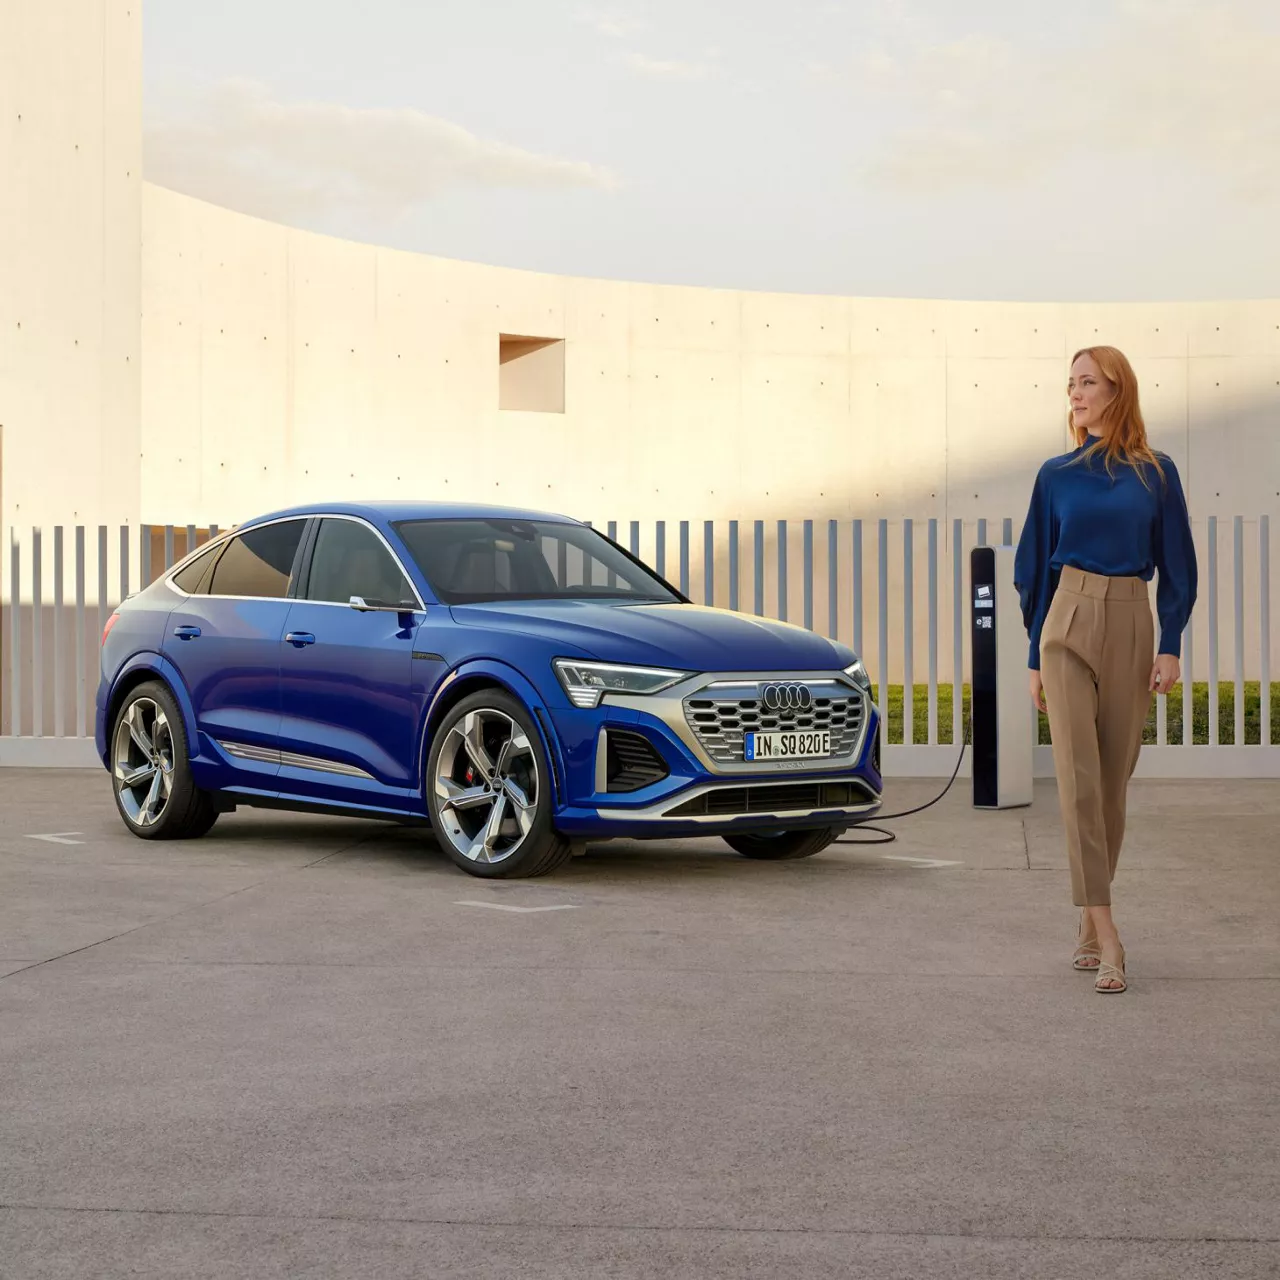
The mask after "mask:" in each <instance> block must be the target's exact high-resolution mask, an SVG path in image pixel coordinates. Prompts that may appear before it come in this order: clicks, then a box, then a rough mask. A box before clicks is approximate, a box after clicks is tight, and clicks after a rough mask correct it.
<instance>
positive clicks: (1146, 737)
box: [873, 680, 1280, 746]
mask: <svg viewBox="0 0 1280 1280" xmlns="http://www.w3.org/2000/svg"><path fill="white" fill-rule="evenodd" d="M912 688H913V690H914V694H913V701H912V716H911V724H912V741H913V742H915V743H922V742H928V741H929V686H928V685H923V684H917V685H913V686H912ZM873 693H874V694H875V695H876V696H877V697H878V696H879V693H878V687H877V688H876V689H873ZM902 694H903V687H902V685H900V684H891V685H890V686H889V708H888V717H887V719H888V727H887V730H886V734H885V738H884V741H885V742H888V743H901V741H902V704H903V697H902ZM969 694H970V691H969V686H968V685H967V684H966V685H964V686H963V698H964V706H963V710H964V712H965V714H968V710H969ZM1030 696H1031V695H1030V693H1028V694H1027V697H1028V698H1030ZM1191 699H1192V701H1191V717H1192V737H1191V740H1192V742H1193V743H1200V744H1207V743H1208V741H1209V684H1208V681H1205V680H1201V681H1197V682H1195V683H1194V684H1193V685H1192V686H1191ZM1235 699H1236V688H1235V684H1234V683H1233V682H1229V681H1225V682H1219V684H1218V742H1219V743H1220V744H1221V745H1223V746H1229V745H1231V744H1232V743H1234V742H1235ZM1165 701H1166V703H1167V704H1168V707H1167V715H1166V719H1165V741H1166V742H1168V743H1169V744H1170V745H1174V746H1180V745H1182V740H1183V739H1182V685H1178V687H1177V688H1176V689H1174V691H1173V693H1172V694H1171V695H1169V696H1167V697H1166V698H1165ZM951 708H952V686H951V685H949V684H940V685H939V686H938V742H939V743H942V744H947V743H950V742H951V741H952V734H951V727H952V718H951ZM962 732H963V730H962ZM1050 740H1051V739H1050V734H1049V720H1048V717H1047V716H1045V715H1044V714H1043V713H1042V714H1041V716H1040V741H1041V742H1042V743H1047V742H1049V741H1050ZM1142 740H1143V742H1144V743H1150V744H1152V745H1154V744H1155V740H1156V709H1155V706H1154V699H1153V705H1152V708H1151V714H1150V715H1149V716H1148V717H1147V725H1146V729H1145V731H1144V732H1143V735H1142ZM1244 740H1245V744H1246V745H1257V744H1258V743H1260V742H1261V741H1262V690H1261V687H1260V685H1259V683H1258V681H1256V680H1246V681H1245V686H1244ZM1271 741H1272V742H1275V743H1280V684H1273V685H1272V686H1271Z"/></svg>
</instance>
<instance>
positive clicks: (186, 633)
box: [173, 626, 200, 640]
mask: <svg viewBox="0 0 1280 1280" xmlns="http://www.w3.org/2000/svg"><path fill="white" fill-rule="evenodd" d="M173 634H174V635H175V636H177V637H178V639H179V640H194V639H195V638H196V637H197V636H198V635H199V634H200V628H199V627H186V626H184V627H174V629H173Z"/></svg>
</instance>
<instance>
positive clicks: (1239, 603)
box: [1231, 516, 1244, 747]
mask: <svg viewBox="0 0 1280 1280" xmlns="http://www.w3.org/2000/svg"><path fill="white" fill-rule="evenodd" d="M1231 532H1232V535H1233V536H1232V544H1233V545H1232V548H1231V558H1232V568H1233V569H1234V570H1235V574H1234V578H1235V583H1234V586H1235V609H1236V628H1235V642H1236V652H1235V659H1236V699H1235V701H1236V705H1235V713H1236V714H1235V725H1234V726H1233V728H1234V736H1233V737H1232V741H1233V742H1234V743H1235V745H1236V746H1237V747H1243V746H1244V516H1236V518H1235V519H1234V520H1233V521H1232V529H1231Z"/></svg>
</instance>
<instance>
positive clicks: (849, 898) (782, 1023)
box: [0, 770, 1280, 1280]
mask: <svg viewBox="0 0 1280 1280" xmlns="http://www.w3.org/2000/svg"><path fill="white" fill-rule="evenodd" d="M965 786H966V784H965V783H964V781H963V780H960V781H958V782H957V783H956V786H955V788H954V790H953V793H952V794H951V795H950V796H948V797H947V798H946V799H945V800H944V801H943V802H942V803H941V804H940V805H938V806H936V807H935V808H933V809H930V810H927V811H926V812H925V813H923V814H919V815H916V816H913V817H911V818H907V819H903V820H902V821H901V822H900V823H896V824H894V826H895V829H896V830H897V831H898V833H899V839H898V841H897V842H896V843H894V844H890V845H884V846H871V847H852V846H846V845H840V846H838V847H834V848H832V849H830V850H828V851H826V852H824V853H822V854H820V855H818V856H817V857H816V858H813V859H809V860H807V861H803V862H799V863H791V864H786V863H783V864H769V863H753V862H749V861H747V860H744V859H741V858H738V857H737V856H735V855H734V854H732V853H731V852H730V851H729V850H728V849H727V847H726V846H724V845H723V844H722V843H721V842H719V841H718V840H705V841H698V842H691V843H672V844H670V845H666V846H662V845H638V844H630V845H622V844H609V845H603V846H599V847H597V848H593V849H592V850H591V851H590V852H589V854H588V856H587V857H585V858H581V859H575V860H574V861H573V862H572V863H570V864H569V865H568V866H567V867H566V868H564V869H563V870H562V871H561V872H559V873H557V874H556V875H555V876H553V877H550V878H547V879H543V880H537V881H531V882H514V883H510V884H508V883H497V884H489V883H484V882H481V881H478V880H475V879H474V878H471V877H468V876H465V875H463V874H462V873H461V872H459V871H457V870H456V869H455V868H453V866H452V864H450V863H449V862H448V861H447V860H446V859H445V858H444V856H443V855H442V854H441V853H440V852H439V851H437V850H436V849H435V848H434V846H433V845H432V844H431V843H430V841H429V840H428V839H427V838H425V836H424V835H423V834H422V833H420V832H415V831H406V830H401V829H398V828H392V827H386V826H383V825H380V824H369V823H357V822H351V821H345V820H320V819H312V818H297V817H290V816H287V815H277V814H255V813H253V812H252V811H244V810H242V811H241V812H240V813H237V814H235V815H230V816H228V817H224V818H223V819H222V820H221V821H220V822H219V824H218V825H217V826H216V827H215V828H214V830H213V832H212V833H211V834H210V835H209V836H207V837H206V838H204V839H203V840H199V841H194V842H190V843H181V844H158V843H150V842H144V841H139V840H136V839H134V838H133V837H131V836H129V835H128V834H127V833H126V832H125V831H124V829H123V827H122V826H121V824H120V821H119V819H118V817H117V816H116V814H115V811H114V807H113V805H112V803H111V799H110V794H109V791H108V783H107V779H106V776H105V774H100V773H94V772H52V771H42V770H34V771H22V770H0V811H3V814H4V822H3V826H2V827H0V975H6V976H3V977H0V1026H3V1028H4V1030H3V1034H2V1035H0V1081H3V1086H2V1089H3V1102H4V1105H3V1107H0V1276H5V1277H8V1276H14V1277H22V1278H23V1280H27V1278H32V1280H43V1277H53V1276H76V1277H83V1276H86V1275H93V1276H95V1277H104V1278H105V1277H115V1276H125V1275H129V1276H143V1277H156V1278H157V1280H158V1278H160V1277H165V1278H166V1280H168V1278H170V1277H174V1276H183V1277H232V1276H237V1277H238V1276H252V1277H275V1276H281V1277H284V1276H288V1277H300V1276H301V1277H330V1276H335V1277H336V1276H342V1277H363V1276H370V1277H378V1280H398V1278H399V1277H409V1276H414V1277H417V1276H431V1277H437V1276H448V1277H488V1276H500V1277H507V1276H531V1277H544V1276H545V1277H556V1278H557V1280H562V1278H571V1280H576V1278H577V1277H598V1276H610V1277H633V1276H634V1277H641V1276H652V1275H662V1276H663V1277H664V1280H676V1278H683V1277H699V1278H700V1280H701V1278H703V1277H718V1276H725V1277H752V1278H754V1277H779V1276H785V1277H793V1276H795V1277H808V1276H813V1277H828V1276H829V1277H837V1276H838V1277H864V1276H865V1277H876V1278H877V1280H885V1278H892V1277H899V1276H900V1277H904V1278H905V1277H911V1278H912V1280H918V1278H919V1277H933V1276H946V1277H952V1276H966V1277H967V1276H975V1277H979V1276H980V1277H984V1278H986V1277H992V1278H997V1280H1002V1278H1003V1277H1010V1278H1012V1277H1019V1278H1022V1277H1033V1276H1046V1277H1050V1276H1051V1277H1054V1278H1055V1280H1070V1278H1073V1277H1077V1276H1078V1277H1081V1278H1082V1280H1083V1278H1084V1277H1090V1280H1092V1277H1095V1276H1096V1275H1098V1274H1115V1275H1120V1276H1125V1277H1142V1278H1144V1280H1145V1278H1147V1277H1150V1278H1151V1280H1157V1278H1158V1280H1189V1278H1192V1277H1199V1276H1214V1277H1222V1276H1230V1277H1236V1276H1238V1277H1254V1276H1267V1275H1275V1274H1277V1270H1278V1269H1280V1208H1278V1207H1277V1206H1280V1162H1278V1161H1277V1141H1276V1134H1277V1132H1280V1088H1278V1087H1277V1086H1278V1084H1280V1013H1278V1012H1277V1011H1278V1010H1280V926H1278V924H1277V922H1278V921H1280V858H1278V857H1277V853H1276V834H1275V833H1276V831H1277V830H1278V829H1280V824H1278V822H1277V819H1278V818H1280V788H1277V787H1276V786H1275V784H1274V783H1266V782H1257V783H1253V782H1250V783H1233V784H1227V785H1223V784H1220V783H1216V784H1208V783H1193V784H1188V783H1157V782H1146V783H1141V784H1135V786H1134V789H1133V793H1132V803H1131V806H1130V815H1131V816H1130V836H1129V841H1128V845H1127V848H1126V852H1125V855H1124V857H1123V859H1122V864H1121V870H1120V875H1119V877H1118V879H1117V884H1116V916H1117V920H1118V922H1119V924H1120V927H1121V931H1122V935H1123V937H1124V939H1125V943H1126V946H1127V948H1128V953H1129V961H1130V976H1131V982H1132V985H1131V987H1130V990H1129V991H1128V992H1127V993H1126V994H1124V995H1121V996H1115V997H1106V998H1104V997H1101V996H1098V995H1096V994H1095V993H1094V992H1093V990H1092V980H1091V978H1090V977H1089V976H1088V975H1085V974H1080V973H1076V972H1074V971H1072V969H1071V968H1070V962H1069V957H1070V952H1071V947H1072V931H1073V927H1074V921H1075V910H1074V908H1072V906H1071V903H1070V894H1069V888H1068V884H1067V875H1066V862H1065V856H1064V854H1063V852H1062V841H1061V827H1060V823H1059V821H1058V816H1057V810H1056V799H1055V797H1054V794H1053V791H1052V788H1051V784H1050V785H1048V786H1046V785H1043V784H1037V791H1036V801H1035V804H1034V805H1033V806H1032V807H1031V808H1030V809H1028V810H1022V811H1011V812H1006V813H997V814H992V813H979V812H976V811H974V810H972V809H971V808H970V807H969V804H968V796H967V792H966V790H965ZM934 789H935V788H934V784H932V783H923V782H912V783H910V784H906V783H900V784H897V785H895V786H894V787H893V788H892V790H891V793H890V795H889V797H888V799H889V801H890V804H891V806H892V807H909V806H910V805H912V804H915V803H919V802H920V801H921V800H923V799H925V798H927V796H928V795H929V794H931V793H932V791H933V790H934ZM38 835H45V836H48V835H53V836H55V837H57V839H55V840H54V841H49V840H39V839H34V838H33V837H34V836H38ZM72 841H74V842H78V843H69V842H72ZM937 863H942V864H954V865H931V864H937ZM464 903H481V904H490V905H496V906H522V907H526V908H528V907H572V908H573V909H571V910H550V911H526V912H509V911H501V910H490V909H486V907H485V906H483V905H482V906H473V905H462V904H464Z"/></svg>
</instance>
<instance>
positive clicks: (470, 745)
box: [425, 689, 571, 879]
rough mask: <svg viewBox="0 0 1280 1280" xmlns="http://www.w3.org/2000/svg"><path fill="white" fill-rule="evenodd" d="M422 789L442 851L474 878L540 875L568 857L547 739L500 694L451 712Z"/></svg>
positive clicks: (468, 700) (476, 696)
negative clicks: (554, 804) (555, 807)
mask: <svg viewBox="0 0 1280 1280" xmlns="http://www.w3.org/2000/svg"><path fill="white" fill-rule="evenodd" d="M425 791H426V796H427V812H428V815H429V816H430V818H431V826H432V829H433V830H434V832H435V835H436V839H437V840H438V841H439V842H440V847H441V848H442V849H443V850H444V851H445V852H446V853H447V854H448V855H449V857H450V858H452V859H453V861H454V863H455V864H456V865H457V866H459V867H461V868H462V870H463V871H465V872H467V873H468V874H469V875H473V876H479V877H481V878H482V879H516V878H525V877H530V876H541V875H546V874H547V872H549V871H554V870H555V869H556V868H557V867H559V866H561V865H562V864H563V863H565V862H566V861H568V859H569V856H570V853H571V849H570V845H569V842H568V841H567V840H566V839H564V837H563V836H561V835H560V834H559V833H558V832H557V831H556V830H555V828H554V827H553V826H552V825H551V765H550V762H549V761H548V759H547V755H546V752H545V751H544V750H543V746H542V738H541V737H540V735H539V734H538V730H537V727H536V725H535V724H534V722H533V717H532V716H531V715H530V714H529V712H528V711H527V710H526V709H525V707H524V705H523V704H522V703H521V702H519V701H518V700H517V699H516V698H513V697H512V696H511V695H510V694H508V693H504V692H503V691H502V690H500V689H481V690H479V691H478V692H476V693H473V694H470V695H468V696H467V697H465V698H463V699H462V700H461V701H460V702H459V703H458V704H457V705H456V706H454V707H452V708H451V709H450V710H449V712H448V714H447V715H446V716H445V718H444V719H443V720H442V721H441V723H440V726H439V728H438V729H437V730H436V733H435V736H434V738H433V740H432V743H431V750H430V752H429V753H428V755H427V770H426V785H425ZM495 811H496V818H495ZM495 822H496V826H495Z"/></svg>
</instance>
